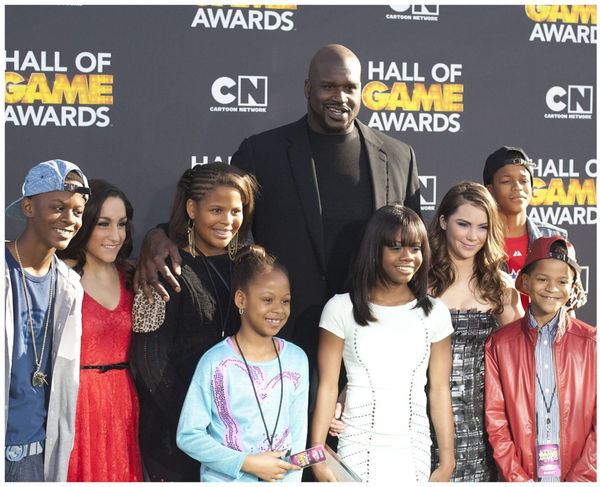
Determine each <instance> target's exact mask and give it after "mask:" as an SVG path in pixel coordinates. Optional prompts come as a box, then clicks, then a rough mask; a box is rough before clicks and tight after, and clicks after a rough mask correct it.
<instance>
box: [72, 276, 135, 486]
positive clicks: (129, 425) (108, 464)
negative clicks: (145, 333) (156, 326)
mask: <svg viewBox="0 0 600 487" xmlns="http://www.w3.org/2000/svg"><path fill="white" fill-rule="evenodd" d="M119 281H120V291H121V296H120V299H119V304H118V305H117V307H116V308H115V309H114V310H109V309H107V308H105V307H104V306H102V305H101V304H100V303H98V302H97V301H95V300H94V299H93V298H92V297H91V296H90V295H89V294H87V293H84V296H83V304H82V330H83V331H82V336H81V365H108V364H117V363H121V362H127V361H128V359H129V345H130V341H131V307H132V302H133V295H132V293H131V291H128V290H127V289H126V288H125V281H124V277H123V275H120V276H119ZM138 417H139V405H138V396H137V393H136V389H135V385H134V383H133V379H132V377H131V373H130V371H129V369H113V370H108V371H106V372H104V373H101V371H100V370H98V369H81V371H80V376H79V395H78V398H77V416H76V424H75V443H74V445H73V450H72V452H71V458H70V462H69V473H68V478H67V480H68V481H69V482H141V481H143V480H144V479H143V474H142V463H141V457H140V449H139V441H138V433H139V430H138Z"/></svg>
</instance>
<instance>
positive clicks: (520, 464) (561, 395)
mask: <svg viewBox="0 0 600 487" xmlns="http://www.w3.org/2000/svg"><path fill="white" fill-rule="evenodd" d="M538 335H539V331H538V330H537V329H536V328H532V327H531V326H529V323H528V319H527V315H526V316H525V317H524V318H523V319H521V320H517V321H515V322H514V323H511V324H510V325H507V326H505V327H503V328H500V329H499V330H497V331H496V332H495V333H493V334H492V335H491V336H490V337H489V338H488V340H487V342H486V344H485V424H486V428H487V432H488V435H489V441H490V444H491V446H492V448H493V450H494V459H495V460H496V463H497V465H498V469H499V471H500V476H501V479H499V480H504V481H509V482H525V481H528V480H531V479H533V480H537V473H536V458H535V443H536V426H535V384H536V382H535V345H536V343H537V339H538ZM554 363H555V370H556V390H557V392H558V400H559V411H560V463H561V480H562V481H567V482H595V481H596V329H595V328H594V327H592V326H590V325H587V324H585V323H583V322H582V321H579V320H576V319H573V318H570V317H568V316H567V317H563V318H562V319H561V320H560V321H559V329H558V332H557V334H556V338H555V341H554Z"/></svg>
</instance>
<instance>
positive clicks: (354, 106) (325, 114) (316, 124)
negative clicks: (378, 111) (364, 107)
mask: <svg viewBox="0 0 600 487" xmlns="http://www.w3.org/2000/svg"><path fill="white" fill-rule="evenodd" d="M304 95H305V96H306V99H307V101H308V125H309V127H310V128H311V129H313V130H314V131H315V132H318V133H321V134H326V135H327V134H347V133H350V132H351V131H352V130H353V129H354V120H355V119H356V116H357V115H358V111H359V110H360V95H361V93H360V61H359V60H358V58H357V57H356V55H355V54H354V53H353V52H352V51H351V50H350V49H348V48H347V47H344V46H342V45H340V44H328V45H327V46H323V47H322V48H320V49H319V50H318V51H317V52H316V53H315V55H314V56H313V57H312V59H311V61H310V66H309V68H308V78H307V79H306V80H305V82H304Z"/></svg>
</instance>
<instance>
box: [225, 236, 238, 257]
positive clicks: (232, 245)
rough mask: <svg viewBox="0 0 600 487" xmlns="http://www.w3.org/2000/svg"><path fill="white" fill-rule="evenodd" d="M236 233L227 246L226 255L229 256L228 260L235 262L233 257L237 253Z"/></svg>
mask: <svg viewBox="0 0 600 487" xmlns="http://www.w3.org/2000/svg"><path fill="white" fill-rule="evenodd" d="M238 235H239V234H238V233H236V234H235V235H234V237H233V238H232V239H231V240H230V241H229V243H228V244H227V254H228V255H229V260H235V256H236V255H237V251H238V242H239V241H238Z"/></svg>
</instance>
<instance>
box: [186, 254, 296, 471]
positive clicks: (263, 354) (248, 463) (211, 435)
mask: <svg viewBox="0 0 600 487" xmlns="http://www.w3.org/2000/svg"><path fill="white" fill-rule="evenodd" d="M232 290H233V291H234V293H235V295H234V300H235V305H236V307H237V308H238V310H239V313H240V315H241V327H240V330H239V331H238V332H237V333H236V334H235V335H233V336H231V337H228V338H226V339H225V340H223V341H222V342H220V343H218V344H217V345H215V346H214V347H212V348H211V349H210V350H208V351H207V352H206V353H205V354H204V355H203V356H202V358H201V359H200V361H199V363H198V366H197V367H196V371H195V373H194V376H193V378H192V382H191V384H190V388H189V390H188V393H187V396H186V399H185V402H184V405H183V409H182V411H181V416H180V418H179V427H178V428H177V445H178V446H179V448H180V449H181V450H183V451H184V452H185V453H187V454H188V455H190V456H191V457H192V458H195V459H196V460H198V461H200V462H201V464H202V466H201V469H200V480H201V481H202V482H219V481H223V482H232V481H240V482H252V481H258V480H259V479H260V480H266V481H273V480H283V481H292V482H299V481H300V477H301V472H300V471H298V470H299V469H298V467H296V466H295V465H293V464H291V463H289V462H287V461H284V460H282V459H281V457H284V456H285V455H286V454H289V453H297V452H299V451H302V450H304V449H305V445H306V432H307V406H308V360H307V358H306V355H305V353H304V352H303V351H302V349H300V348H299V347H297V346H296V345H294V344H292V343H289V342H286V341H285V340H282V339H280V338H274V335H276V334H277V333H278V332H279V330H281V328H282V327H283V325H285V323H286V321H287V319H288V317H289V314H290V283H289V279H288V276H287V271H286V270H285V268H284V267H283V266H282V265H281V264H279V263H278V262H277V261H276V260H275V258H274V257H273V256H271V255H269V254H267V253H266V252H265V250H264V249H263V248H262V247H260V246H257V245H252V246H249V247H246V248H245V249H243V250H240V252H239V253H238V257H237V258H236V262H235V265H234V269H233V276H232Z"/></svg>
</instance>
